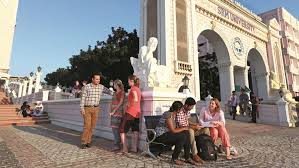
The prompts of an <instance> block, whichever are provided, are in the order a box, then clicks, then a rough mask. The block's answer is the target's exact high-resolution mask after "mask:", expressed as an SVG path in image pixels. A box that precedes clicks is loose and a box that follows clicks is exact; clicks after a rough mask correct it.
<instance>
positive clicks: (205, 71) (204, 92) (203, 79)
mask: <svg viewBox="0 0 299 168" xmlns="http://www.w3.org/2000/svg"><path fill="white" fill-rule="evenodd" d="M198 61H199V76H200V97H201V98H202V99H204V98H205V97H207V96H208V92H210V94H211V95H212V97H215V98H218V99H221V97H220V83H219V72H218V68H217V67H216V65H217V57H216V54H215V53H213V54H208V55H205V56H202V57H199V59H198Z"/></svg>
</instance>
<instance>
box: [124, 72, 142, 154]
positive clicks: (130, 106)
mask: <svg viewBox="0 0 299 168" xmlns="http://www.w3.org/2000/svg"><path fill="white" fill-rule="evenodd" d="M128 83H129V86H130V87H131V89H130V93H129V95H128V103H127V107H126V112H125V115H124V117H123V119H122V122H121V124H120V128H119V132H120V137H121V142H122V144H123V152H125V153H127V152H128V147H127V142H126V133H128V131H129V130H130V128H131V129H132V132H133V138H132V152H137V145H138V135H139V116H140V99H141V92H140V89H139V79H138V78H137V77H136V76H135V75H131V76H129V78H128Z"/></svg>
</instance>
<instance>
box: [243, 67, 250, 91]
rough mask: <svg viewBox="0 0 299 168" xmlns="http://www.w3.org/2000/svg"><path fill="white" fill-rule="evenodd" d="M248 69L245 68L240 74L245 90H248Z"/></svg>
mask: <svg viewBox="0 0 299 168" xmlns="http://www.w3.org/2000/svg"><path fill="white" fill-rule="evenodd" d="M248 69H249V67H248V66H246V67H245V68H244V69H242V74H243V77H244V79H243V87H244V86H246V87H247V88H249V82H248Z"/></svg>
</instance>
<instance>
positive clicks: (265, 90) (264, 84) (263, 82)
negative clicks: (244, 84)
mask: <svg viewBox="0 0 299 168" xmlns="http://www.w3.org/2000/svg"><path fill="white" fill-rule="evenodd" d="M255 79H256V84H257V86H256V88H257V91H256V92H257V93H256V94H257V96H259V97H261V98H263V99H268V98H269V74H268V73H260V74H256V75H255Z"/></svg>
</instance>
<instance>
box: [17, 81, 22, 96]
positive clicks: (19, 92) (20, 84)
mask: <svg viewBox="0 0 299 168" xmlns="http://www.w3.org/2000/svg"><path fill="white" fill-rule="evenodd" d="M22 89H23V84H22V82H19V90H18V97H22Z"/></svg>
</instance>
